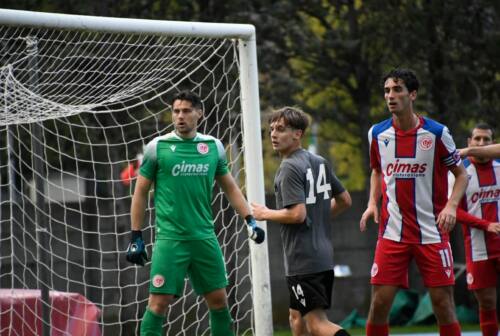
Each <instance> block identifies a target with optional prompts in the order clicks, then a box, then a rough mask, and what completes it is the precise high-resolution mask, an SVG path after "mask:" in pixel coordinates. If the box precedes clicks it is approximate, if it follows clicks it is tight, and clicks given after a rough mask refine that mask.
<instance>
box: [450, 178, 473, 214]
mask: <svg viewBox="0 0 500 336" xmlns="http://www.w3.org/2000/svg"><path fill="white" fill-rule="evenodd" d="M467 183H468V180H467V175H466V174H463V173H460V174H458V175H455V183H454V184H453V189H452V191H451V195H450V197H449V198H448V205H451V206H453V207H454V208H455V209H456V208H457V207H458V204H459V202H460V199H461V198H462V196H463V195H464V192H465V189H466V188H467Z"/></svg>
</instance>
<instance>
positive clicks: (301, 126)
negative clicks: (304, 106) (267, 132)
mask: <svg viewBox="0 0 500 336" xmlns="http://www.w3.org/2000/svg"><path fill="white" fill-rule="evenodd" d="M281 119H283V122H284V123H285V125H286V126H290V127H291V128H293V129H298V130H302V132H305V130H306V129H307V126H309V118H308V116H307V114H305V113H304V111H302V110H301V109H300V108H298V107H290V106H285V107H282V108H280V109H278V110H275V111H274V112H273V113H272V114H271V116H270V117H269V124H271V123H273V122H275V121H278V120H281Z"/></svg>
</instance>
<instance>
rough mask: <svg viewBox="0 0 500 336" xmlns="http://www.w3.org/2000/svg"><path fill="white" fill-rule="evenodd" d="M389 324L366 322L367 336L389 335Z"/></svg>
mask: <svg viewBox="0 0 500 336" xmlns="http://www.w3.org/2000/svg"><path fill="white" fill-rule="evenodd" d="M388 335H389V326H388V325H387V324H380V325H377V324H371V323H368V322H367V323H366V336H388Z"/></svg>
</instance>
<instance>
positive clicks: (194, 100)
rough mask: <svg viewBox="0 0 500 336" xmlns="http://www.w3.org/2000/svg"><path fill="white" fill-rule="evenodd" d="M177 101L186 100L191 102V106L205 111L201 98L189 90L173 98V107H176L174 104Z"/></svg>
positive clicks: (178, 93)
mask: <svg viewBox="0 0 500 336" xmlns="http://www.w3.org/2000/svg"><path fill="white" fill-rule="evenodd" d="M176 100H186V101H188V102H191V105H192V106H193V107H194V108H195V109H198V110H203V103H202V102H201V98H200V96H198V95H197V94H196V93H194V92H192V91H189V90H184V91H180V92H177V93H176V94H175V95H174V96H173V97H172V101H171V104H172V106H173V105H174V102H175V101H176Z"/></svg>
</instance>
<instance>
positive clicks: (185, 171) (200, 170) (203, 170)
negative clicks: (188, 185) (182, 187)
mask: <svg viewBox="0 0 500 336" xmlns="http://www.w3.org/2000/svg"><path fill="white" fill-rule="evenodd" d="M209 168H210V164H208V163H205V164H201V163H198V164H194V163H186V161H182V163H180V164H179V163H178V164H176V165H175V166H173V167H172V176H179V175H180V176H199V175H207V173H208V170H209Z"/></svg>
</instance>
